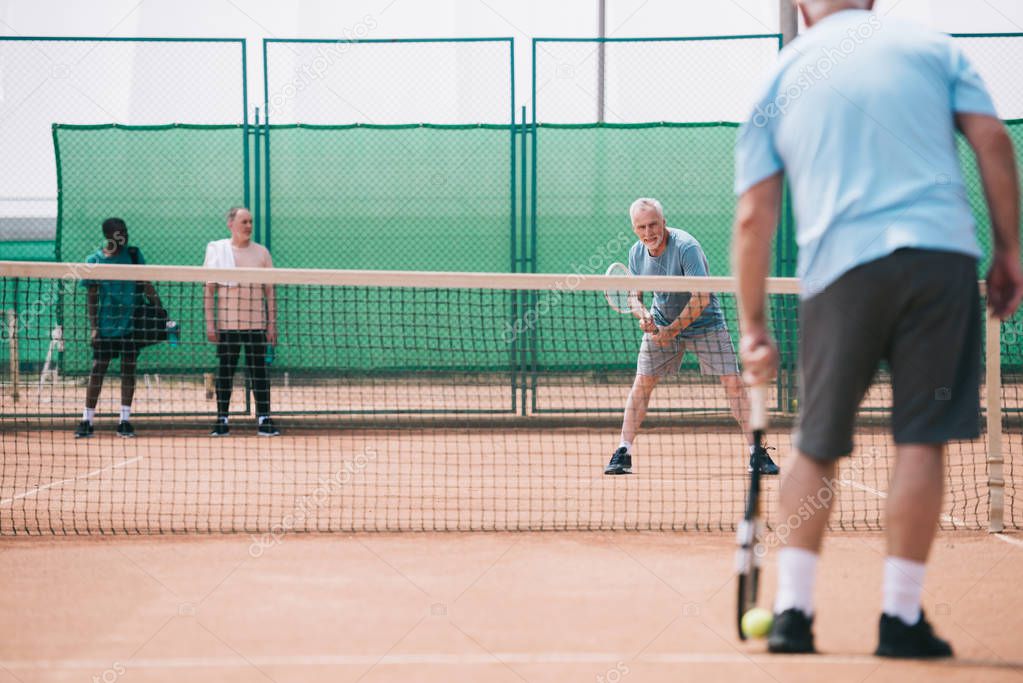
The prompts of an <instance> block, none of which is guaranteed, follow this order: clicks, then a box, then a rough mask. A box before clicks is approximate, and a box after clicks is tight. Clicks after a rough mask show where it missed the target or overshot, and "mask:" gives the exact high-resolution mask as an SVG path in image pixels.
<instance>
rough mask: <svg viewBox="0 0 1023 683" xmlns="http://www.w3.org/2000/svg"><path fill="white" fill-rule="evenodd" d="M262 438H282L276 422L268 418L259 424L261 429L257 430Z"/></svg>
mask: <svg viewBox="0 0 1023 683" xmlns="http://www.w3.org/2000/svg"><path fill="white" fill-rule="evenodd" d="M256 431H257V433H258V434H259V435H260V436H280V435H281V433H280V432H279V431H278V430H277V427H275V426H274V421H273V420H271V419H270V418H266V419H265V420H263V421H262V422H261V423H260V424H259V429H258V430H256Z"/></svg>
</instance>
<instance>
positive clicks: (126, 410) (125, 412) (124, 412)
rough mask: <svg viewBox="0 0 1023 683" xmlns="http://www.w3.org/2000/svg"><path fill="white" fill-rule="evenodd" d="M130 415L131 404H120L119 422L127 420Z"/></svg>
mask: <svg viewBox="0 0 1023 683" xmlns="http://www.w3.org/2000/svg"><path fill="white" fill-rule="evenodd" d="M129 417H131V406H121V422H127V421H128V418H129Z"/></svg>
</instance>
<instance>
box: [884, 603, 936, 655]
mask: <svg viewBox="0 0 1023 683" xmlns="http://www.w3.org/2000/svg"><path fill="white" fill-rule="evenodd" d="M874 654H875V655H876V656H878V657H898V658H904V659H932V658H936V657H951V656H952V646H951V645H949V644H948V641H947V640H942V639H941V638H939V637H938V636H936V635H934V629H933V628H931V625H930V624H929V623H928V622H927V619H925V618H924V613H923V610H921V611H920V619H918V620H917V622H916V623H915V624H913V625H912V626H910V625H909V624H907V623H906V622H904V621H903V620H902V619H899V618H898V617H893V616H890V615H887V614H882V615H881V623H880V624H879V626H878V638H877V650H875V651H874Z"/></svg>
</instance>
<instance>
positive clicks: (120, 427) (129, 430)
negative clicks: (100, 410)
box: [117, 420, 135, 439]
mask: <svg viewBox="0 0 1023 683" xmlns="http://www.w3.org/2000/svg"><path fill="white" fill-rule="evenodd" d="M117 435H118V436H120V437H122V438H124V439H132V438H134V437H135V428H134V427H132V426H131V423H130V422H128V421H127V420H125V421H124V422H119V423H118V424H117Z"/></svg>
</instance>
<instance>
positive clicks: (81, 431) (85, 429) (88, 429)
mask: <svg viewBox="0 0 1023 683" xmlns="http://www.w3.org/2000/svg"><path fill="white" fill-rule="evenodd" d="M90 436H92V423H91V422H89V421H88V420H82V421H81V422H79V423H78V429H76V430H75V438H76V439H88V438H89V437H90Z"/></svg>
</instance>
